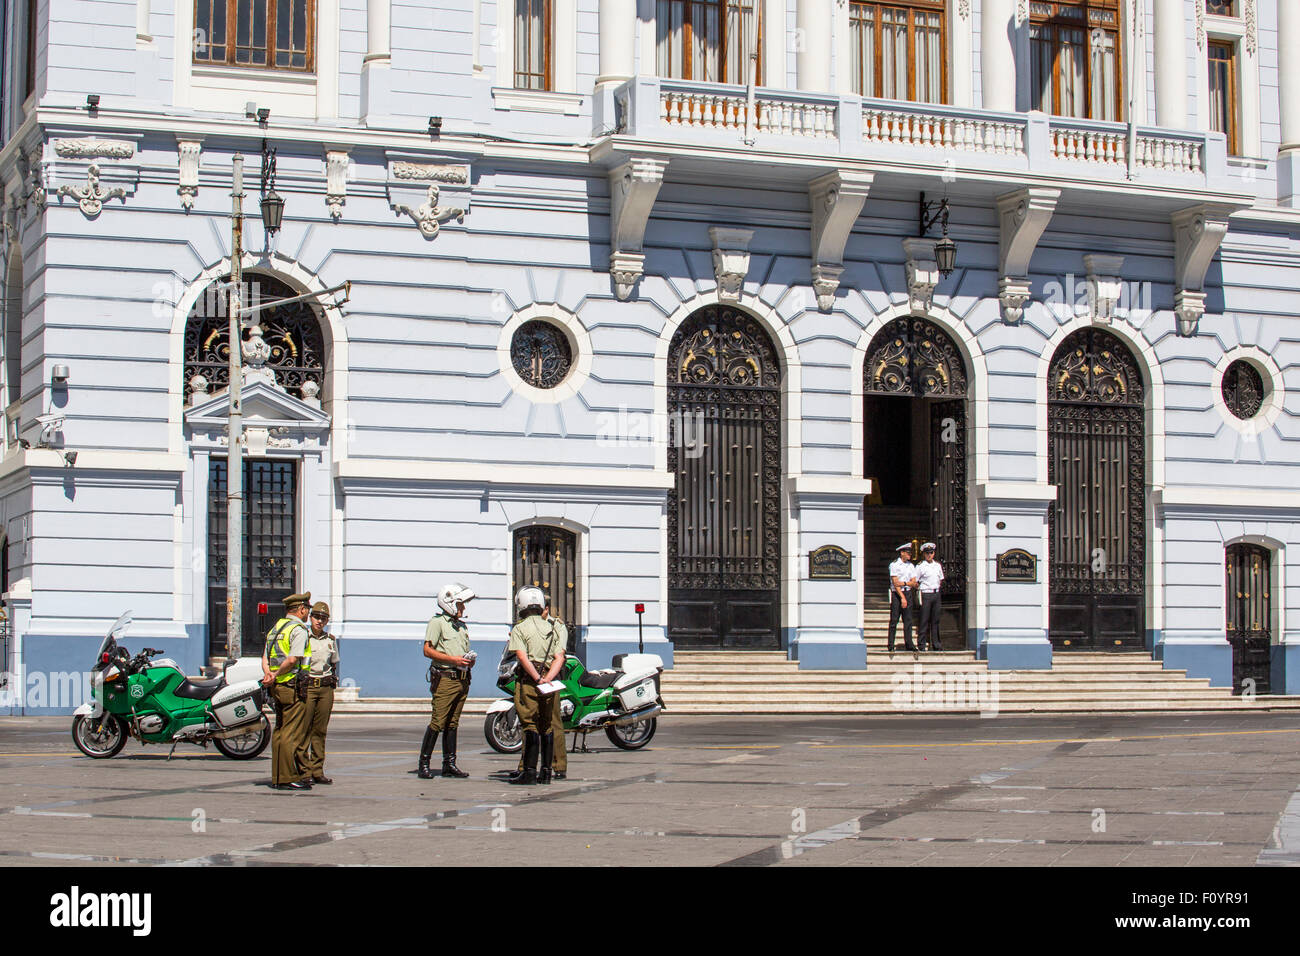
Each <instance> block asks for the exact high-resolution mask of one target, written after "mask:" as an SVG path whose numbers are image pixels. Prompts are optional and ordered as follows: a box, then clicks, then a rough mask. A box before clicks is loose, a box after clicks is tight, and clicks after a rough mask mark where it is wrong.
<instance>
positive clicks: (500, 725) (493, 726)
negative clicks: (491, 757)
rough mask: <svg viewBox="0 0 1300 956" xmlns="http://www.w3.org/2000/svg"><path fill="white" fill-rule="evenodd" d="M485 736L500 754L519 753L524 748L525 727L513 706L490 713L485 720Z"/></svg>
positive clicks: (489, 744) (490, 745)
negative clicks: (521, 725)
mask: <svg viewBox="0 0 1300 956" xmlns="http://www.w3.org/2000/svg"><path fill="white" fill-rule="evenodd" d="M483 736H484V737H486V738H487V742H488V746H489V747H491V748H492V749H493V750H495V751H496V752H497V753H499V754H517V753H519V751H521V750H523V749H524V732H523V728H522V727H520V726H519V714H518V713H516V712H515V709H514V708H513V707H511V708H510V709H509V710H498V711H497V712H496V713H495V714H488V715H487V720H485V721H484V722H483Z"/></svg>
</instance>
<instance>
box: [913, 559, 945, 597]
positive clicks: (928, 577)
mask: <svg viewBox="0 0 1300 956" xmlns="http://www.w3.org/2000/svg"><path fill="white" fill-rule="evenodd" d="M916 577H917V582H918V585H917V586H918V587H920V589H921V590H922V591H937V590H939V582H940V581H942V580H943V566H942V565H941V564H939V562H938V561H922V562H921V563H920V564H918V565H917V566H916Z"/></svg>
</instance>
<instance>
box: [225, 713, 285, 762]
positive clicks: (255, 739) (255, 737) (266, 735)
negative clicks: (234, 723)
mask: <svg viewBox="0 0 1300 956" xmlns="http://www.w3.org/2000/svg"><path fill="white" fill-rule="evenodd" d="M270 742H271V722H270V721H269V720H267V719H266V718H265V717H263V718H262V719H261V720H260V721H258V722H257V723H256V724H253V726H252V727H251V728H250V729H249V731H248V732H247V733H244V734H240V735H239V736H238V737H214V738H213V740H212V743H213V744H214V745H216V748H217V749H218V750H220V751H221V752H222V753H223V754H225V755H226V756H227V757H229V758H230V759H231V760H252V759H253V758H254V757H256V756H257V755H258V754H260V753H261V752H262V751H263V750H265V749H266V745H267V744H269V743H270Z"/></svg>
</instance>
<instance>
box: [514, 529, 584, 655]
mask: <svg viewBox="0 0 1300 956" xmlns="http://www.w3.org/2000/svg"><path fill="white" fill-rule="evenodd" d="M530 586H531V587H537V588H541V589H542V591H543V593H545V594H546V596H547V597H548V598H550V600H551V613H552V614H558V615H559V616H560V620H562V621H563V622H564V623H565V624H566V625H568V628H569V635H570V638H569V639H570V641H572V640H573V639H574V637H575V634H574V631H575V629H576V628H577V626H578V624H579V623H580V622H579V621H578V536H577V535H575V534H574V533H573V532H572V531H565V530H564V529H563V528H553V527H551V526H549V525H531V526H529V527H527V528H520V529H518V530H517V531H515V590H516V591H518V590H519V589H520V588H522V587H530ZM570 649H571V650H572V648H570Z"/></svg>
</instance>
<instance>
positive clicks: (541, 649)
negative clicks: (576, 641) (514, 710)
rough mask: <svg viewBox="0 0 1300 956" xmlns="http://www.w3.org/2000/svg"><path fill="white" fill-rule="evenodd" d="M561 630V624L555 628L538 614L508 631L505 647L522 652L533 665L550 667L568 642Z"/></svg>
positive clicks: (525, 619)
mask: <svg viewBox="0 0 1300 956" xmlns="http://www.w3.org/2000/svg"><path fill="white" fill-rule="evenodd" d="M561 628H564V625H563V624H561V625H559V627H557V626H555V625H554V624H552V623H551V622H550V621H547V620H545V619H544V618H543V617H542V616H541V615H540V614H535V615H533V616H532V617H526V618H524V619H523V620H522V621H520V622H519V623H518V624H516V625H515V626H514V628H513V629H512V630H511V631H510V643H509V644H507V645H506V650H508V651H523V652H524V653H525V654H527V655H528V659H529V660H530V661H532V662H533V663H534V664H541V665H542V666H543V667H550V666H551V662H552V661H553V660H554V659H555V657H556V655H557V654H563V653H564V645H565V642H566V641H567V640H568V632H567V628H566V629H565V630H564V632H563V633H562V632H561ZM539 676H541V677H545V676H546V675H545V674H541V675H539Z"/></svg>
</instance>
